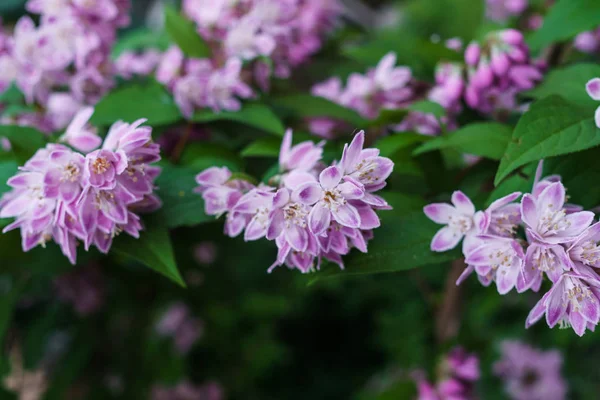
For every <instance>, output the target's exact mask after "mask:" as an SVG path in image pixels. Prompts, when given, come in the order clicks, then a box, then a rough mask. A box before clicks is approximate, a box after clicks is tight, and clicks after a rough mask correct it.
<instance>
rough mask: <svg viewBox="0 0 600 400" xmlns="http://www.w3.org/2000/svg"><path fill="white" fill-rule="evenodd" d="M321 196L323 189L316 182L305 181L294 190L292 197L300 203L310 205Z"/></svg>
mask: <svg viewBox="0 0 600 400" xmlns="http://www.w3.org/2000/svg"><path fill="white" fill-rule="evenodd" d="M321 197H323V189H321V186H319V184H318V183H305V184H304V185H302V186H300V187H299V188H298V189H296V190H295V191H294V193H293V194H292V198H293V199H294V200H295V201H298V202H300V203H302V204H306V205H309V206H310V205H312V204H315V203H316V202H317V201H319V200H321Z"/></svg>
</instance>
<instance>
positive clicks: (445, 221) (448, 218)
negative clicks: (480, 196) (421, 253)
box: [423, 191, 485, 251]
mask: <svg viewBox="0 0 600 400" xmlns="http://www.w3.org/2000/svg"><path fill="white" fill-rule="evenodd" d="M452 204H453V205H450V204H447V203H434V204H430V205H428V206H425V208H423V212H424V213H425V215H427V217H428V218H429V219H430V220H432V221H433V222H435V223H437V224H442V225H446V226H445V227H443V228H442V229H440V230H439V231H438V232H437V233H436V235H435V236H434V237H433V240H432V241H431V250H433V251H447V250H450V249H453V248H455V247H456V245H457V244H458V242H460V241H461V239H462V238H463V237H465V238H466V239H470V238H472V237H473V236H475V235H477V234H479V233H481V232H482V228H484V227H485V225H484V224H485V219H484V215H483V213H482V212H481V211H479V212H475V206H474V205H473V203H472V202H471V200H470V199H469V198H468V197H467V196H466V195H465V194H464V193H463V192H461V191H456V192H454V193H453V194H452ZM467 243H468V242H467V241H465V243H464V244H463V247H464V246H466V244H467Z"/></svg>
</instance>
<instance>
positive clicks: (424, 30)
mask: <svg viewBox="0 0 600 400" xmlns="http://www.w3.org/2000/svg"><path fill="white" fill-rule="evenodd" d="M403 15H405V18H404V19H403V21H405V25H406V28H407V29H411V30H412V31H413V32H414V33H415V34H417V35H419V36H420V37H426V38H429V37H430V36H431V35H434V34H435V35H438V37H441V38H451V37H456V36H458V37H460V38H461V39H463V40H465V41H467V42H468V41H469V40H471V39H473V38H474V36H475V34H476V33H477V31H478V30H479V27H480V26H481V23H482V21H483V20H484V16H485V0H410V1H407V2H406V6H405V7H404V9H403Z"/></svg>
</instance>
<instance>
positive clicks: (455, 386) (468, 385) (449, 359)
mask: <svg viewBox="0 0 600 400" xmlns="http://www.w3.org/2000/svg"><path fill="white" fill-rule="evenodd" d="M440 367H441V368H440V376H439V377H438V380H437V383H436V384H435V385H433V384H431V383H430V382H429V381H427V379H426V378H425V376H424V374H423V373H422V372H420V371H419V372H417V373H416V374H415V380H416V382H417V389H418V397H417V399H418V400H450V399H464V400H469V399H475V394H474V386H475V382H477V381H478V380H479V374H480V372H479V359H478V358H477V356H476V355H475V354H468V353H467V352H465V350H464V349H462V348H460V347H456V348H454V349H452V350H451V351H450V352H449V353H448V354H447V355H446V356H445V357H444V359H443V360H442V362H441V365H440Z"/></svg>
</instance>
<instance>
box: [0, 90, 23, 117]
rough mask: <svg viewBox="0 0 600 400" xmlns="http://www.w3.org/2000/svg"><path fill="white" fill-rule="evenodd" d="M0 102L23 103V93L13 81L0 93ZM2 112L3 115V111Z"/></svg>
mask: <svg viewBox="0 0 600 400" xmlns="http://www.w3.org/2000/svg"><path fill="white" fill-rule="evenodd" d="M0 102H1V103H9V104H14V103H25V96H23V93H22V92H21V90H20V89H19V88H18V87H17V85H16V83H15V82H13V83H11V84H10V86H9V87H8V89H6V90H5V91H4V92H2V93H0ZM2 114H3V115H4V112H3V113H2Z"/></svg>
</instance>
